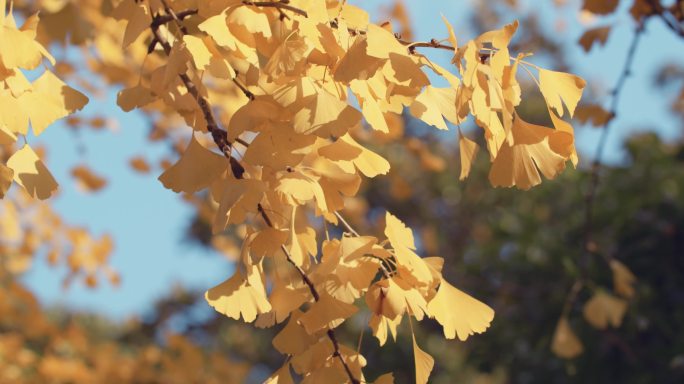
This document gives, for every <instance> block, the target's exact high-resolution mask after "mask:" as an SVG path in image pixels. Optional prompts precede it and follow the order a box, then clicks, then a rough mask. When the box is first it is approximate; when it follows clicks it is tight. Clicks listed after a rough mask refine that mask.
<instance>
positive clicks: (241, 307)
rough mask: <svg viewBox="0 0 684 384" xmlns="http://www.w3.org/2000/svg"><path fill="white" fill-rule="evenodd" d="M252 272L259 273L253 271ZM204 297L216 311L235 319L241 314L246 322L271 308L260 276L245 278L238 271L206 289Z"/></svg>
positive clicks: (238, 318)
mask: <svg viewBox="0 0 684 384" xmlns="http://www.w3.org/2000/svg"><path fill="white" fill-rule="evenodd" d="M253 268H254V270H256V269H257V267H253ZM252 274H254V275H257V276H258V275H259V273H258V272H254V271H253V273H252ZM255 283H256V284H255ZM204 298H205V299H206V300H207V302H208V303H209V305H211V306H212V307H213V308H214V309H215V310H216V311H217V312H219V313H221V314H224V315H226V316H228V317H230V318H233V319H235V320H240V316H242V318H243V319H244V321H246V322H248V323H251V322H252V321H254V320H255V319H256V317H257V315H258V314H261V313H266V312H268V311H270V310H271V304H270V303H269V302H268V299H267V298H266V289H265V288H264V286H263V282H262V280H261V277H257V278H252V279H245V278H243V277H242V275H241V274H240V273H239V272H237V273H235V274H234V275H233V277H231V278H230V279H228V280H226V281H224V282H223V283H221V284H219V285H217V286H215V287H214V288H211V289H209V290H208V291H206V292H205V294H204Z"/></svg>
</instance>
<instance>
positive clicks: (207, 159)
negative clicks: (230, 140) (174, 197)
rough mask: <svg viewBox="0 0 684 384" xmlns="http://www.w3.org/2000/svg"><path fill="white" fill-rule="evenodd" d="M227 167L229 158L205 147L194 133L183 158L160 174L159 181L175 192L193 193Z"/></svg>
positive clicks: (202, 187)
mask: <svg viewBox="0 0 684 384" xmlns="http://www.w3.org/2000/svg"><path fill="white" fill-rule="evenodd" d="M226 169H228V160H226V158H225V157H223V156H221V155H219V154H217V153H214V152H212V151H210V150H208V149H206V148H204V147H203V146H202V144H200V143H199V142H198V141H197V139H195V136H194V135H193V136H192V138H191V139H190V144H188V147H187V149H186V150H185V152H183V155H182V156H181V158H180V159H179V160H178V162H177V163H176V164H174V165H173V166H172V167H171V168H169V169H167V170H166V171H165V172H164V173H163V174H162V175H161V176H159V181H161V182H162V184H164V187H166V188H168V189H171V190H173V191H175V192H186V193H193V192H197V191H199V190H201V189H204V188H206V187H208V186H209V185H210V184H211V183H212V182H214V181H215V180H216V179H218V178H219V176H221V174H222V173H223V172H225V171H226Z"/></svg>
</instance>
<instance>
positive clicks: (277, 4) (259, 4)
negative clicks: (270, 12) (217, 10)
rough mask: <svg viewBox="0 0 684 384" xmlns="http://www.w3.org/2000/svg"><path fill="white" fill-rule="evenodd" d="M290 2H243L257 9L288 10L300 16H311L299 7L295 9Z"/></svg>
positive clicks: (246, 0) (282, 0)
mask: <svg viewBox="0 0 684 384" xmlns="http://www.w3.org/2000/svg"><path fill="white" fill-rule="evenodd" d="M288 3H289V1H286V0H281V1H248V0H245V1H243V2H242V4H244V5H252V6H255V7H262V8H269V7H270V8H276V9H278V10H283V9H286V10H288V11H290V12H294V13H296V14H298V15H301V16H304V17H309V15H308V14H307V13H306V11H305V10H303V9H299V8H297V7H293V6H291V5H290V4H288Z"/></svg>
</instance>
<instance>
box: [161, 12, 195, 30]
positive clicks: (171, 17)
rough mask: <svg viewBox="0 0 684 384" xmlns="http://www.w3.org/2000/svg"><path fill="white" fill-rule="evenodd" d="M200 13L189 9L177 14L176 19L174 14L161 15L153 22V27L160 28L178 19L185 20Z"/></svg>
mask: <svg viewBox="0 0 684 384" xmlns="http://www.w3.org/2000/svg"><path fill="white" fill-rule="evenodd" d="M198 12H199V11H198V10H197V9H187V10H185V11H181V12H177V13H176V14H175V17H174V15H173V14H168V15H159V16H157V17H156V18H155V19H154V20H152V27H160V26H162V25H164V24H167V23H170V22H172V21H174V20H176V19H179V20H183V19H185V18H186V17H188V16H192V15H196V14H197V13H198Z"/></svg>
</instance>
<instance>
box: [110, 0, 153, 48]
mask: <svg viewBox="0 0 684 384" xmlns="http://www.w3.org/2000/svg"><path fill="white" fill-rule="evenodd" d="M112 16H113V17H115V18H116V19H118V20H127V21H128V23H127V24H126V30H125V32H124V37H123V48H126V47H128V46H129V45H131V44H132V43H133V42H134V41H136V40H137V39H138V37H140V35H141V34H142V33H143V32H144V31H146V30H148V29H149V28H150V24H151V23H152V16H150V13H149V6H148V5H147V4H144V3H138V2H137V1H135V0H124V1H122V2H121V3H120V4H119V6H118V7H116V9H115V10H114V12H112Z"/></svg>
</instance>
